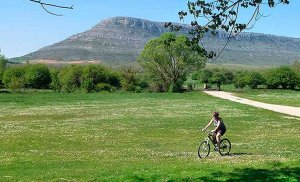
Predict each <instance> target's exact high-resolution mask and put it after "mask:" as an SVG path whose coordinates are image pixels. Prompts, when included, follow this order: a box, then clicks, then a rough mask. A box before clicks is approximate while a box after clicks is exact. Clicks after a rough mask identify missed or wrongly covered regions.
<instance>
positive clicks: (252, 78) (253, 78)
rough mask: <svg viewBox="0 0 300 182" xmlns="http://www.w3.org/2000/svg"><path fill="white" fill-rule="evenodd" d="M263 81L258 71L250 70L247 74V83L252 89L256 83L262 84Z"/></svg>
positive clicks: (255, 86)
mask: <svg viewBox="0 0 300 182" xmlns="http://www.w3.org/2000/svg"><path fill="white" fill-rule="evenodd" d="M265 82H266V80H265V78H264V77H263V76H262V75H261V74H260V73H259V72H251V73H249V74H248V75H247V84H248V85H249V87H250V88H252V89H255V88H257V86H258V85H262V84H264V83H265Z"/></svg>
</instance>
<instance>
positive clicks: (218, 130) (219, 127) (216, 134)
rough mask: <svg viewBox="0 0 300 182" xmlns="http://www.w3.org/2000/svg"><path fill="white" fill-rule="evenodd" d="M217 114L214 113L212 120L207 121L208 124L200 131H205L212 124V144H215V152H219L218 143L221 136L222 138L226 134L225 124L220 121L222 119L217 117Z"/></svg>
mask: <svg viewBox="0 0 300 182" xmlns="http://www.w3.org/2000/svg"><path fill="white" fill-rule="evenodd" d="M219 115H220V113H219V112H214V113H213V117H212V119H211V120H210V121H209V123H208V124H207V125H206V126H205V128H203V129H202V131H204V130H206V128H208V127H209V126H210V125H211V124H212V123H214V126H215V129H214V130H212V132H213V142H214V144H216V143H217V147H216V148H215V150H219V148H220V141H221V136H223V135H224V134H225V132H226V127H225V124H224V122H223V120H222V118H220V117H219Z"/></svg>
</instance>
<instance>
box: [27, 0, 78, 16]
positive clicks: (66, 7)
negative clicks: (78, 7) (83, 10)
mask: <svg viewBox="0 0 300 182" xmlns="http://www.w3.org/2000/svg"><path fill="white" fill-rule="evenodd" d="M29 1H31V2H34V3H38V4H40V5H41V6H42V8H43V9H44V10H45V11H46V12H47V13H49V14H52V15H55V16H62V14H57V13H53V12H51V11H49V10H48V9H47V7H55V8H61V9H73V6H61V5H57V4H52V3H45V2H43V1H42V0H29Z"/></svg>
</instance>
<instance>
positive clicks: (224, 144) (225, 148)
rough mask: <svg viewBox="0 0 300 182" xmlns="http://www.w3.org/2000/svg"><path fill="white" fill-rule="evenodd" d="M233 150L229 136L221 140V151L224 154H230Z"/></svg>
mask: <svg viewBox="0 0 300 182" xmlns="http://www.w3.org/2000/svg"><path fill="white" fill-rule="evenodd" d="M230 150H231V143H230V141H229V140H228V139H227V138H224V139H222V140H221V142H220V148H219V153H220V154H221V155H222V156H223V155H228V154H229V152H230Z"/></svg>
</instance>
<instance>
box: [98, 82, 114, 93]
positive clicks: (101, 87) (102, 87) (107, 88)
mask: <svg viewBox="0 0 300 182" xmlns="http://www.w3.org/2000/svg"><path fill="white" fill-rule="evenodd" d="M113 90H114V89H112V86H111V85H110V84H107V83H98V84H97V85H96V91H97V92H102V91H107V92H111V91H113Z"/></svg>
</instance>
